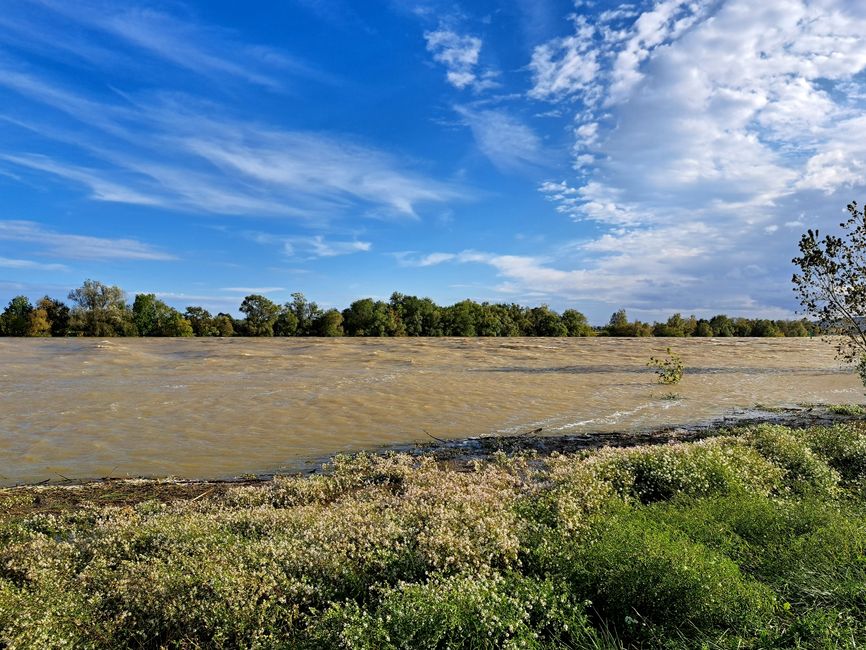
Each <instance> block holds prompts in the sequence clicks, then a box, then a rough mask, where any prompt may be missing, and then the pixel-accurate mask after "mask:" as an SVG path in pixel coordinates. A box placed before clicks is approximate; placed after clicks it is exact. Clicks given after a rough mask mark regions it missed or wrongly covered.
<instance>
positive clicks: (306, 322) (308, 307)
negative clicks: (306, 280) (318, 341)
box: [290, 291, 322, 336]
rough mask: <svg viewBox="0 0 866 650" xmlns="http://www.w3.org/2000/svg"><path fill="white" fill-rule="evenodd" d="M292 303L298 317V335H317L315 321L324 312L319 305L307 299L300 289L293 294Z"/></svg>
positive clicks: (291, 307) (292, 308)
mask: <svg viewBox="0 0 866 650" xmlns="http://www.w3.org/2000/svg"><path fill="white" fill-rule="evenodd" d="M290 305H291V306H290V309H291V311H292V313H293V314H294V315H295V318H297V319H298V328H297V336H315V331H314V330H315V327H314V323H315V321H316V319H317V318H318V317H319V316H321V314H322V310H321V309H319V306H318V305H317V304H316V303H314V302H310V301H309V300H307V299H306V297H305V296H304V294H303V293H301V292H299V291H298V292H295V293H293V294H292V302H291V303H290Z"/></svg>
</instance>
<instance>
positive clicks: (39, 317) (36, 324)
mask: <svg viewBox="0 0 866 650" xmlns="http://www.w3.org/2000/svg"><path fill="white" fill-rule="evenodd" d="M27 336H51V322H50V321H49V320H48V312H47V311H46V310H45V309H43V308H42V307H37V308H36V309H34V310H33V311H31V312H30V315H29V316H28V318H27Z"/></svg>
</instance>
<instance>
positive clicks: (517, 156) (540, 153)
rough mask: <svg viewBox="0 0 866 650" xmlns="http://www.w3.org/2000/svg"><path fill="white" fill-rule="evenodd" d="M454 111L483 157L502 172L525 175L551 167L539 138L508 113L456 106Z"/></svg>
mask: <svg viewBox="0 0 866 650" xmlns="http://www.w3.org/2000/svg"><path fill="white" fill-rule="evenodd" d="M454 110H456V111H457V114H458V115H460V117H461V118H462V119H463V121H464V123H465V124H466V126H468V127H469V129H470V130H471V131H472V136H473V137H474V139H475V143H476V144H477V145H478V149H479V150H480V151H481V153H483V154H484V155H485V156H486V157H487V158H488V159H489V160H490V162H492V163H493V164H494V165H495V166H496V167H497V168H498V169H499V170H500V171H503V172H524V171H527V170H528V169H531V168H538V167H544V166H548V165H549V164H550V162H551V160H550V157H549V152H546V151H545V150H544V146H543V143H542V140H541V138H540V137H539V136H538V134H537V133H536V132H535V131H534V130H533V129H532V128H531V127H529V126H527V125H526V124H525V123H524V122H522V121H520V120H519V119H517V118H516V117H514V116H513V115H511V114H510V113H509V112H508V111H507V110H505V109H502V108H473V107H470V106H455V107H454Z"/></svg>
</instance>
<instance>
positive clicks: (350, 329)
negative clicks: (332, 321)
mask: <svg viewBox="0 0 866 650" xmlns="http://www.w3.org/2000/svg"><path fill="white" fill-rule="evenodd" d="M342 317H343V322H344V329H345V332H346V334H348V335H349V336H405V334H406V330H405V329H404V327H403V323H402V321H401V320H400V316H399V311H398V308H395V307H394V306H392V305H391V304H389V303H386V302H383V301H381V300H376V301H374V300H373V299H372V298H362V299H361V300H356V301H355V302H353V303H352V304H351V305H349V307H348V309H345V310H343V315H342Z"/></svg>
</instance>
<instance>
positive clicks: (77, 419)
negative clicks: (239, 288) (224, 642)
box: [0, 338, 863, 485]
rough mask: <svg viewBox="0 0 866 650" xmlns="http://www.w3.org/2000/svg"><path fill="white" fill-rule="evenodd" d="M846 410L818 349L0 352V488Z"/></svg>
mask: <svg viewBox="0 0 866 650" xmlns="http://www.w3.org/2000/svg"><path fill="white" fill-rule="evenodd" d="M667 345H670V346H672V347H673V349H674V350H675V351H676V352H677V353H679V354H680V355H681V357H682V359H683V361H684V363H685V366H686V374H685V376H684V378H683V380H682V382H681V383H680V384H679V385H677V386H675V387H667V386H660V385H657V384H656V383H654V380H655V375H654V374H653V372H652V370H651V369H649V368H646V366H645V364H646V362H647V360H648V359H649V357H650V356H651V355H656V356H658V355H659V354H664V349H665V347H666V346H667ZM671 392H675V393H676V394H678V395H679V399H666V398H665V396H666V394H667V393H671ZM861 401H863V387H862V385H860V382H859V379H858V378H857V376H856V374H854V373H853V372H852V371H851V369H850V368H848V367H843V366H842V365H841V364H840V363H839V362H838V361H836V360H834V354H833V348H832V347H831V346H830V345H828V344H827V343H826V342H824V341H821V340H818V339H721V338H720V339H615V338H589V339H548V338H545V339H534V338H532V339H524V338H509V339H453V338H449V339H264V338H261V339H248V338H232V339H217V338H212V339H106V340H100V339H12V338H6V339H2V338H0V482H2V484H5V485H10V484H14V483H19V482H36V481H42V480H45V479H51V480H61V479H62V478H70V479H84V478H94V477H104V476H113V477H123V476H179V477H188V478H217V477H231V476H236V475H239V474H245V473H268V472H274V471H295V470H298V469H302V468H303V467H304V464H305V463H306V462H308V461H310V460H311V459H320V458H322V457H325V456H328V455H331V454H334V453H336V452H341V451H354V450H359V449H365V448H376V447H378V446H380V445H388V444H399V443H410V442H413V441H424V440H428V441H429V438H428V437H427V435H426V434H425V433H424V430H426V431H428V432H430V433H431V434H432V435H434V436H436V437H439V438H453V437H466V436H473V435H485V434H495V433H516V432H521V431H526V430H529V429H534V428H536V427H543V428H544V430H543V433H546V434H562V433H579V432H594V431H597V432H610V431H630V430H635V429H645V428H648V427H660V426H665V425H672V424H684V423H689V422H695V421H701V420H705V419H710V418H715V417H720V416H723V415H725V414H726V413H730V412H731V411H732V409H736V408H742V407H751V406H753V405H755V404H756V403H761V404H764V405H768V406H783V405H792V404H796V403H802V402H810V403H811V402H820V403H848V402H861Z"/></svg>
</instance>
